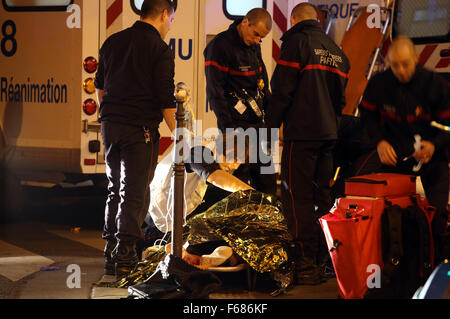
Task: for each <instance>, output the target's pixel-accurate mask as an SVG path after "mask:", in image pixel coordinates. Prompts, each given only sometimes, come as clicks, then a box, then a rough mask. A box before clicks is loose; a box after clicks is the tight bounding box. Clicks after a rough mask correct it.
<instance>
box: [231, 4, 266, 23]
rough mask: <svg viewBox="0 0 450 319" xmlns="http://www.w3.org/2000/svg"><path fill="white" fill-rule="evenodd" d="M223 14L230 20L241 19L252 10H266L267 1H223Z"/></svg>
mask: <svg viewBox="0 0 450 319" xmlns="http://www.w3.org/2000/svg"><path fill="white" fill-rule="evenodd" d="M222 5H223V12H224V13H225V16H226V17H227V18H228V19H230V20H235V19H239V18H242V17H243V16H245V15H246V14H247V12H249V11H250V10H251V9H253V8H264V9H266V8H267V0H245V1H242V0H223V2H222Z"/></svg>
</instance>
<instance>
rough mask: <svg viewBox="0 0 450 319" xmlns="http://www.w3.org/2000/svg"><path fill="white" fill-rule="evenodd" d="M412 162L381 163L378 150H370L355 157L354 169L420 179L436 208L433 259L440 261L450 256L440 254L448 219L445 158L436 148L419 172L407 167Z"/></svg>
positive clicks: (433, 224) (361, 173)
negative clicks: (358, 157)
mask: <svg viewBox="0 0 450 319" xmlns="http://www.w3.org/2000/svg"><path fill="white" fill-rule="evenodd" d="M415 164H416V162H415V160H413V159H411V160H409V161H406V162H402V161H401V159H400V162H399V163H398V164H397V166H395V167H392V166H386V165H382V163H381V162H380V158H379V157H378V153H377V152H376V151H372V152H371V153H370V154H367V155H364V156H362V157H361V159H359V160H358V161H357V168H356V173H357V174H358V175H365V174H370V173H380V172H386V173H398V174H409V175H418V176H420V179H421V181H422V186H423V189H424V191H425V196H426V198H427V199H428V202H429V203H430V205H431V206H434V207H435V208H436V213H435V215H434V218H433V221H432V224H431V226H432V230H433V236H434V245H435V261H436V263H439V262H441V261H442V260H443V259H445V258H448V257H450V256H444V250H445V246H446V245H448V243H447V221H448V211H447V206H448V199H449V198H448V196H449V194H448V192H449V167H448V158H447V156H446V155H445V153H444V152H436V153H435V154H434V155H433V157H432V158H431V160H430V162H428V164H425V165H423V166H422V168H421V169H420V170H419V172H417V173H414V172H413V171H412V170H411V169H412V167H413V166H414V165H415Z"/></svg>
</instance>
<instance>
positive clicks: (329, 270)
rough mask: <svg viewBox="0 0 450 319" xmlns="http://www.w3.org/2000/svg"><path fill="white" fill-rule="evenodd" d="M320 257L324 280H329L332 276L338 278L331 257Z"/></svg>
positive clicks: (320, 267) (321, 273)
mask: <svg viewBox="0 0 450 319" xmlns="http://www.w3.org/2000/svg"><path fill="white" fill-rule="evenodd" d="M318 259H319V263H318V264H319V269H320V275H321V278H322V281H327V280H328V279H331V278H336V273H335V272H334V267H333V263H332V261H331V258H330V257H328V258H318Z"/></svg>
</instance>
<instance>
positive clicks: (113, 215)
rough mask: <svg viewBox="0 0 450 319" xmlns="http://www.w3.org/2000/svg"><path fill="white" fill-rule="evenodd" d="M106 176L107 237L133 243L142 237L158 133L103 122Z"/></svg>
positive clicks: (156, 152) (155, 163)
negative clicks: (145, 132) (146, 132)
mask: <svg viewBox="0 0 450 319" xmlns="http://www.w3.org/2000/svg"><path fill="white" fill-rule="evenodd" d="M102 138H103V143H104V145H105V158H106V175H107V177H108V180H109V185H108V191H109V194H108V197H107V200H106V208H105V226H104V230H103V235H102V237H103V238H104V239H106V240H110V241H115V240H117V241H118V242H124V243H135V242H136V240H137V239H139V238H142V236H143V233H142V229H141V226H142V223H143V221H144V218H145V216H146V214H147V211H148V206H149V203H150V182H151V180H152V179H153V174H154V171H155V168H156V165H157V162H158V153H159V133H158V130H157V129H154V130H152V131H150V141H149V142H148V143H146V141H145V137H144V128H143V127H138V126H131V125H124V124H118V123H111V122H102Z"/></svg>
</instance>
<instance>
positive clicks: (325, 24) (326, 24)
mask: <svg viewBox="0 0 450 319" xmlns="http://www.w3.org/2000/svg"><path fill="white" fill-rule="evenodd" d="M316 12H317V19H318V20H319V23H320V25H321V26H322V28H323V30H324V31H325V33H326V34H328V32H330V28H331V23H332V22H333V15H332V14H331V11H330V10H329V9H327V8H319V7H316Z"/></svg>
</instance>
